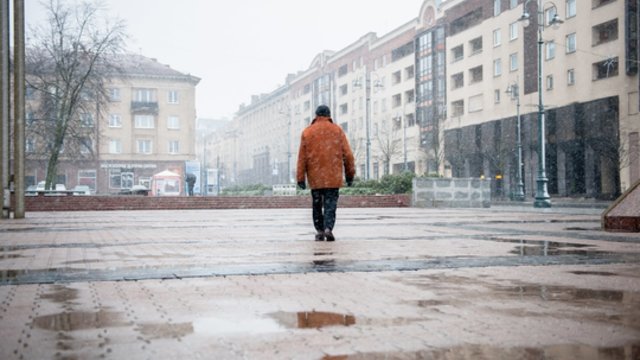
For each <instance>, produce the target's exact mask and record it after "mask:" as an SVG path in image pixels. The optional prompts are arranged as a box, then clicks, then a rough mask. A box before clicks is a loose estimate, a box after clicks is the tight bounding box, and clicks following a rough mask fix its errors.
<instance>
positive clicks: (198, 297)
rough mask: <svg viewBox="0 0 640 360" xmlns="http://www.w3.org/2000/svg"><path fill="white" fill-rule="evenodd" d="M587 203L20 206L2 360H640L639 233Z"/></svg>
mask: <svg viewBox="0 0 640 360" xmlns="http://www.w3.org/2000/svg"><path fill="white" fill-rule="evenodd" d="M601 211H602V209H599V210H592V209H571V208H563V209H545V210H537V209H532V208H529V207H494V208H491V209H477V210H471V209H469V210H466V209H465V210H426V209H416V208H390V209H379V208H364V209H357V208H341V209H339V210H338V222H337V225H336V228H335V230H334V233H335V235H336V237H337V241H336V242H335V243H330V242H314V241H313V235H314V230H313V226H312V225H311V212H310V210H309V209H262V210H182V211H171V210H157V211H104V212H54V213H39V212H29V213H27V217H26V219H24V220H2V221H1V222H0V250H1V252H0V274H1V283H2V285H0V358H1V359H94V358H106V359H180V358H181V359H396V358H398V359H640V234H638V233H631V234H629V233H627V234H625V233H607V232H603V231H601V230H600V213H601Z"/></svg>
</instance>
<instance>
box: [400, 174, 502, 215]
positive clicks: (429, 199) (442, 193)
mask: <svg viewBox="0 0 640 360" xmlns="http://www.w3.org/2000/svg"><path fill="white" fill-rule="evenodd" d="M411 205H412V206H414V207H423V208H480V207H483V208H488V207H491V180H486V179H477V178H414V179H413V191H412V197H411Z"/></svg>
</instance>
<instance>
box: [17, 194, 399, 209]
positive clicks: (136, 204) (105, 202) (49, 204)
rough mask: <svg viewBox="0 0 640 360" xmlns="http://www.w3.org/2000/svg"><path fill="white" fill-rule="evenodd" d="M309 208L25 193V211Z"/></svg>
mask: <svg viewBox="0 0 640 360" xmlns="http://www.w3.org/2000/svg"><path fill="white" fill-rule="evenodd" d="M410 201H411V200H410V195H404V194H403V195H377V196H348V195H341V196H340V198H339V204H338V206H339V207H345V208H357V207H408V206H409V204H410ZM272 208H311V196H221V197H214V196H206V197H201V196H194V197H185V196H167V197H163V196H160V197H153V196H71V195H70V196H44V195H38V196H27V197H25V210H26V211H93V210H167V209H272Z"/></svg>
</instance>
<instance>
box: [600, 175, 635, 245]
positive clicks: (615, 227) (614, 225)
mask: <svg viewBox="0 0 640 360" xmlns="http://www.w3.org/2000/svg"><path fill="white" fill-rule="evenodd" d="M602 228H603V229H604V230H606V231H616V232H640V181H637V182H636V183H635V184H633V185H632V186H631V187H630V188H629V189H627V191H625V192H624V193H623V194H622V195H620V197H618V199H617V200H616V201H615V202H613V204H611V205H610V206H609V208H607V210H605V211H604V213H602Z"/></svg>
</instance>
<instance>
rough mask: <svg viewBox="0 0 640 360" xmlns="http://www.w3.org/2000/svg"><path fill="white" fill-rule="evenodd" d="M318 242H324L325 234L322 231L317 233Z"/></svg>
mask: <svg viewBox="0 0 640 360" xmlns="http://www.w3.org/2000/svg"><path fill="white" fill-rule="evenodd" d="M316 241H324V233H323V232H322V231H318V232H317V233H316Z"/></svg>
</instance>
